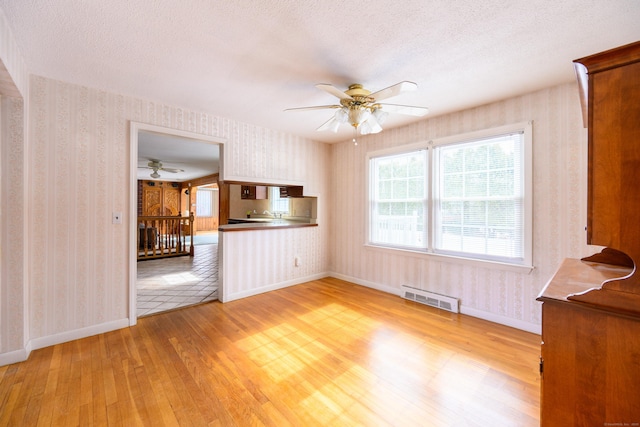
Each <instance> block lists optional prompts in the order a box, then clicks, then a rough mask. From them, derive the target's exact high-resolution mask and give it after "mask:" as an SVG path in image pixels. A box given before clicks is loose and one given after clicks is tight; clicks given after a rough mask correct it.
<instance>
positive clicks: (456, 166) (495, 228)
mask: <svg viewBox="0 0 640 427" xmlns="http://www.w3.org/2000/svg"><path fill="white" fill-rule="evenodd" d="M523 144H524V139H523V135H522V134H521V133H517V134H513V135H503V136H499V137H495V138H488V139H483V140H478V141H470V142H465V143H461V144H455V145H449V146H441V147H438V148H437V149H436V156H435V159H436V161H438V162H439V164H438V170H439V171H440V176H439V177H438V180H437V182H438V183H439V184H438V188H436V189H435V190H434V192H435V194H436V197H438V200H437V203H435V204H434V205H435V206H439V207H440V209H439V210H436V211H435V212H434V215H435V218H436V220H435V230H434V231H435V250H436V251H448V252H454V253H456V254H461V255H464V254H471V255H480V256H482V257H488V258H500V259H504V258H509V259H522V257H523V256H524V236H523V230H524V214H523V212H524V200H523V197H522V195H521V194H520V193H521V188H522V187H523V183H522V182H520V180H521V179H522V176H523V173H522V170H521V168H522V162H521V153H522V150H523Z"/></svg>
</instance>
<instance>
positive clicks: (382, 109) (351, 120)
mask: <svg viewBox="0 0 640 427" xmlns="http://www.w3.org/2000/svg"><path fill="white" fill-rule="evenodd" d="M316 87H317V88H318V89H321V90H324V91H325V92H327V93H330V94H331V95H333V96H335V97H337V98H338V99H339V100H340V104H339V105H337V104H336V105H319V106H316V107H300V108H288V109H286V110H285V111H305V110H322V109H337V111H336V113H335V114H334V115H333V116H332V117H331V118H330V119H329V120H327V121H326V122H325V123H324V124H322V125H321V126H320V127H319V128H318V129H317V130H319V131H323V130H330V131H332V132H337V131H338V128H339V127H340V125H341V124H343V123H348V124H349V125H351V126H352V127H353V128H354V130H355V132H357V131H358V130H360V134H361V135H367V134H370V133H378V132H380V131H382V126H381V125H382V123H383V122H384V120H385V119H386V118H387V116H388V114H389V113H397V114H406V115H410V116H418V117H421V116H424V115H426V114H427V113H428V112H429V109H428V108H426V107H416V106H410V105H398V104H387V103H380V101H382V100H384V99H388V98H391V97H393V96H397V95H400V94H401V93H404V92H410V91H414V90H416V89H417V88H418V85H417V84H416V83H413V82H409V81H402V82H400V83H396V84H394V85H393V86H389V87H388V88H385V89H382V90H379V91H377V92H373V93H372V92H371V91H370V90H367V89H365V88H364V87H363V86H362V85H361V84H358V83H354V84H352V85H350V86H349V89H347V90H346V91H344V92H343V91H341V90H339V89H337V88H336V87H334V86H332V85H330V84H324V83H321V84H317V85H316Z"/></svg>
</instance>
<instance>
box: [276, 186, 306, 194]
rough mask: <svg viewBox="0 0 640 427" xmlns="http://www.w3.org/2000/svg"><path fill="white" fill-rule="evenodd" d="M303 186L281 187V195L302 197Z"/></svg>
mask: <svg viewBox="0 0 640 427" xmlns="http://www.w3.org/2000/svg"><path fill="white" fill-rule="evenodd" d="M302 189H303V187H302V186H299V185H296V186H289V187H280V197H302Z"/></svg>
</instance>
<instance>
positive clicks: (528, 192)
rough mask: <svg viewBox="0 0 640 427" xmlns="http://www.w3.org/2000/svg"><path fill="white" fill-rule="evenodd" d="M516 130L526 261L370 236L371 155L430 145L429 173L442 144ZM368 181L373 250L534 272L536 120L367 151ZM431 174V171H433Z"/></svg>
mask: <svg viewBox="0 0 640 427" xmlns="http://www.w3.org/2000/svg"><path fill="white" fill-rule="evenodd" d="M512 132H523V140H524V147H523V152H524V160H523V167H524V176H523V178H524V189H523V191H524V201H525V203H524V224H523V229H524V241H523V244H524V254H523V255H524V256H523V258H524V260H523V262H522V263H509V262H499V261H494V260H484V259H481V258H467V257H458V256H452V255H448V254H440V253H435V252H433V251H432V250H431V249H428V250H426V251H423V250H418V249H407V248H401V247H391V246H382V245H376V244H374V243H371V242H370V241H369V238H370V234H369V232H370V230H369V227H370V219H371V218H370V212H371V206H370V195H371V191H372V188H371V184H372V182H371V170H370V165H371V159H373V158H375V157H382V156H389V155H393V154H401V153H406V152H410V151H416V150H421V149H427V150H428V151H429V155H428V157H429V173H430V174H432V173H433V171H432V170H431V168H432V165H433V158H432V157H433V148H434V147H437V146H442V145H448V144H453V143H456V144H459V143H462V142H465V141H471V140H476V139H482V138H488V137H492V136H496V135H499V134H507V133H512ZM365 173H366V182H367V186H368V188H367V192H366V194H365V206H367V209H366V212H365V216H366V218H365V222H364V227H365V232H364V236H365V243H364V246H365V247H367V248H370V249H372V250H377V251H384V252H388V253H393V254H397V253H398V251H400V252H403V253H406V254H408V255H412V256H417V257H421V258H433V259H434V260H438V261H444V262H452V263H456V264H463V265H469V266H477V267H486V268H493V269H500V270H506V271H515V272H519V273H530V272H531V271H532V270H533V269H534V267H533V122H532V121H527V122H519V123H514V124H509V125H505V126H499V127H494V128H490V129H483V130H479V131H474V132H469V133H464V134H458V135H452V136H447V137H443V138H437V139H434V140H431V141H427V142H419V143H413V144H408V145H403V146H401V147H392V148H387V149H384V150H378V151H375V152H370V153H367V155H366V167H365ZM430 176H431V175H430ZM433 185H434V183H433V179H431V180H430V182H429V185H428V186H427V188H428V212H427V226H428V231H429V232H428V239H429V245H428V247H429V248H433V238H434V235H433V234H434V233H433V212H432V211H433Z"/></svg>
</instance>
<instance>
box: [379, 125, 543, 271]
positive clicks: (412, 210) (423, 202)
mask: <svg viewBox="0 0 640 427" xmlns="http://www.w3.org/2000/svg"><path fill="white" fill-rule="evenodd" d="M530 141H531V124H530V123H526V124H518V125H514V126H505V127H502V128H497V129H490V130H486V131H482V132H475V133H473V134H468V135H462V136H456V137H450V138H443V139H440V140H435V141H431V142H430V143H425V144H418V145H415V146H411V147H408V148H406V147H405V148H404V150H403V151H400V150H395V152H384V153H374V154H372V155H370V156H369V173H370V210H369V243H370V244H372V245H376V246H384V247H391V248H399V249H410V250H419V251H424V252H427V253H432V254H440V255H449V256H456V257H462V258H473V259H483V260H489V261H496V262H503V263H509V264H519V265H530V264H531V229H532V227H531V178H530V176H531V142H530Z"/></svg>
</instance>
